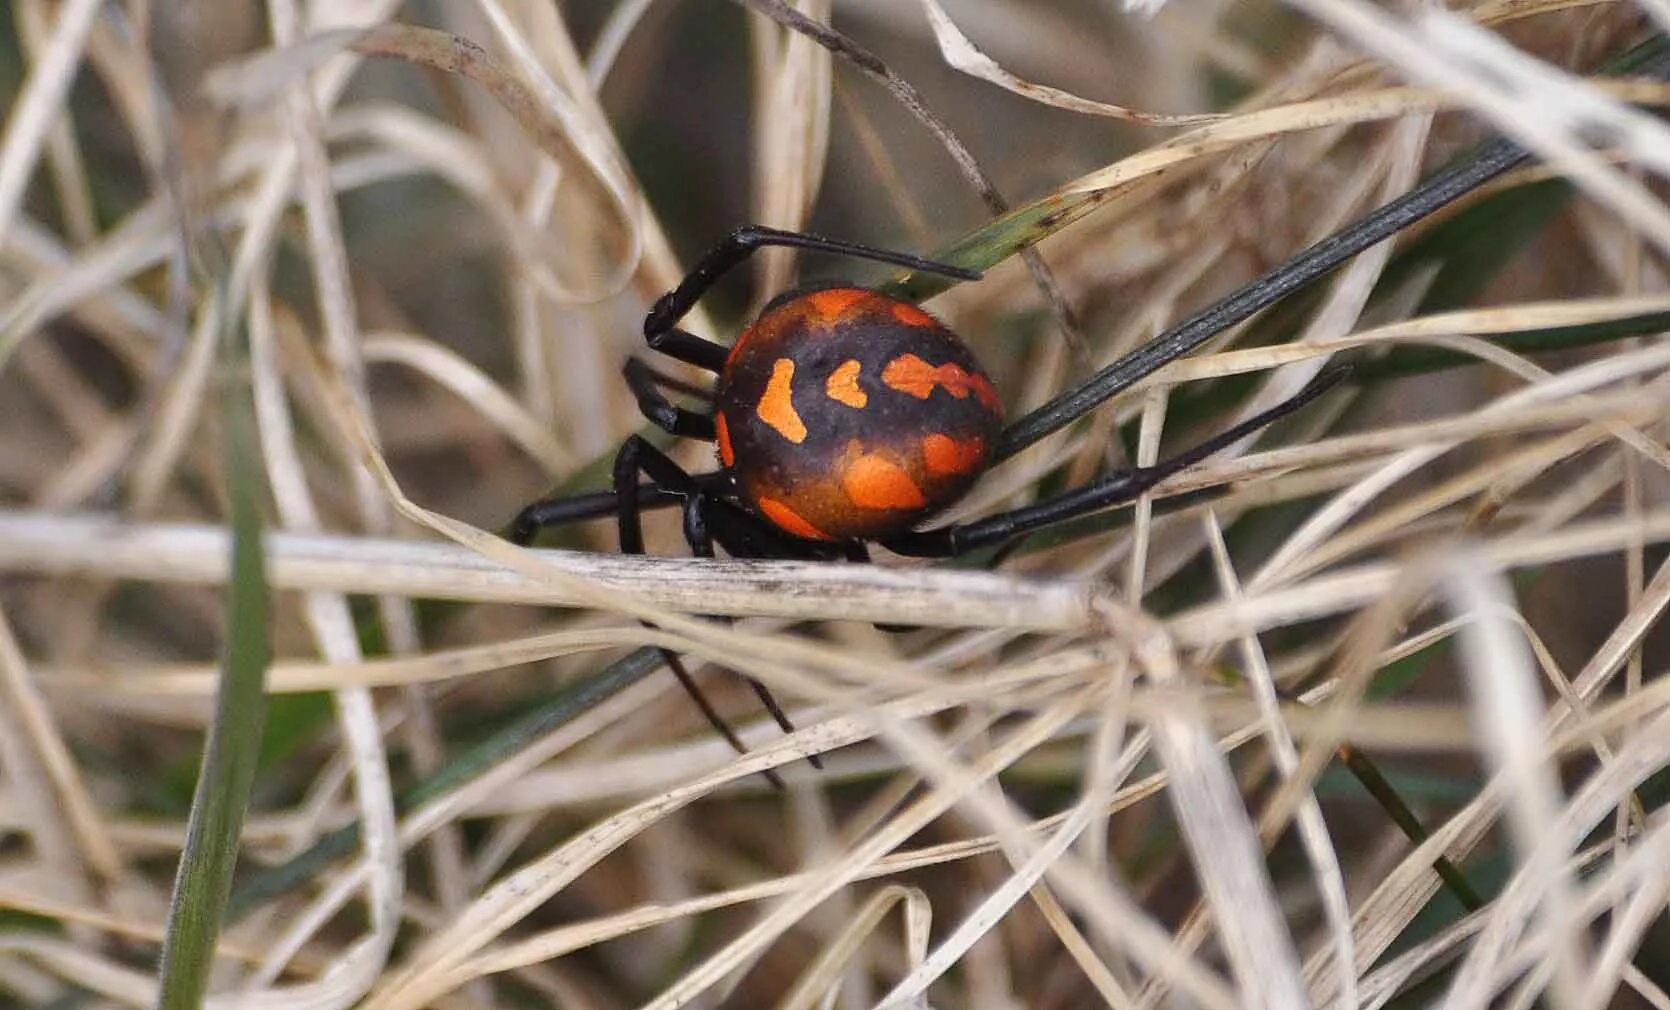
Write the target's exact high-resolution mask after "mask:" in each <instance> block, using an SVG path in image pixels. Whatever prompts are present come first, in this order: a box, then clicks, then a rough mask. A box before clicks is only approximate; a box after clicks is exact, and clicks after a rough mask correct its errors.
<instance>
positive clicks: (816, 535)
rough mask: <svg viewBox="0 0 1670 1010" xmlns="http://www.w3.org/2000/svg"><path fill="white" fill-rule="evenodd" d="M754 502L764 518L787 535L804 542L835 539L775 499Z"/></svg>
mask: <svg viewBox="0 0 1670 1010" xmlns="http://www.w3.org/2000/svg"><path fill="white" fill-rule="evenodd" d="M754 502H755V504H757V505H759V507H760V511H761V512H764V513H765V517H766V518H767V519H770V520H771V521H772V522H773V523H776V524H777V528H778V529H781V530H783V531H785V532H787V533H792V534H794V535H795V536H797V537H800V538H802V539H804V540H833V539H835V538H834V537H832V536H830V535H829V534H827V533H825V532H824V531H823V530H820V529H818V528H817V527H816V526H813V525H812V524H811V523H809V522H807V521H806V520H805V519H803V518H801V515H800V513H799V512H796V511H795V510H794V509H792V508H789V507H788V506H787V505H784V504H783V503H782V502H780V501H778V500H777V499H775V498H755V499H754Z"/></svg>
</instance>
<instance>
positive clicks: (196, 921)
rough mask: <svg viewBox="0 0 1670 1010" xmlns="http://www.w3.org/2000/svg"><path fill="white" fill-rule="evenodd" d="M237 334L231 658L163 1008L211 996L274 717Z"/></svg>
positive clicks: (187, 853)
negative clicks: (269, 720)
mask: <svg viewBox="0 0 1670 1010" xmlns="http://www.w3.org/2000/svg"><path fill="white" fill-rule="evenodd" d="M235 333H236V330H235V327H228V329H227V333H226V334H225V338H224V342H223V346H224V347H225V348H226V353H225V355H224V365H223V367H224V368H225V376H224V377H223V380H222V388H221V418H222V423H223V426H224V431H225V440H226V441H225V453H224V461H223V465H224V466H225V472H226V475H227V479H226V483H227V486H226V494H227V500H228V502H229V503H230V505H231V525H232V561H231V579H230V581H229V582H228V584H227V591H226V646H225V656H224V660H223V670H222V675H221V681H220V687H219V690H218V691H217V692H216V696H215V714H214V719H213V721H212V722H211V723H210V726H209V742H208V746H207V747H206V748H205V749H204V752H203V766H202V770H201V771H200V772H199V774H198V779H197V790H196V793H195V794H194V795H193V797H192V804H191V817H190V820H189V821H188V824H187V830H186V843H185V849H184V851H182V853H181V855H180V866H179V872H178V875H177V876H176V878H175V882H174V897H173V901H172V903H171V905H170V907H169V913H168V933H167V939H166V941H165V942H164V943H163V947H162V957H161V963H160V974H161V989H160V992H159V995H158V1002H157V1005H158V1006H159V1007H160V1008H162V1010H196V1008H198V1007H200V1006H202V1004H203V999H204V997H205V995H206V993H207V990H208V984H209V976H210V973H211V971H212V970H213V968H214V954H215V945H216V942H217V940H218V939H219V936H220V925H221V920H222V916H223V915H224V913H225V911H226V903H227V897H228V895H229V894H230V892H231V887H232V872H233V870H234V868H235V867H236V865H237V860H238V852H239V849H240V839H241V837H242V831H243V824H244V815H245V811H246V810H247V809H248V807H249V795H250V790H251V788H252V787H253V785H254V782H255V770H256V767H257V766H258V764H259V762H260V756H261V735H262V728H263V726H264V724H265V718H266V694H265V691H264V689H263V683H262V682H263V679H264V678H265V676H266V671H267V664H268V662H269V660H270V658H271V651H270V646H269V644H268V630H267V621H268V603H267V579H266V569H265V561H264V559H263V552H262V547H261V526H262V524H261V510H260V504H259V502H260V497H261V486H262V483H261V476H260V469H259V467H258V465H257V463H256V460H258V459H259V458H260V457H259V455H258V454H257V451H256V448H255V436H254V428H255V425H254V414H253V411H252V409H251V404H250V399H249V389H248V385H247V383H246V382H244V381H242V380H241V376H243V375H244V374H245V372H244V369H243V368H241V367H239V365H238V363H239V362H242V361H244V360H245V358H244V356H243V355H242V354H240V353H237V352H236V348H235V347H234V346H233V341H234V340H235Z"/></svg>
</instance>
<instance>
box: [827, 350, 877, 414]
mask: <svg viewBox="0 0 1670 1010" xmlns="http://www.w3.org/2000/svg"><path fill="white" fill-rule="evenodd" d="M863 368H864V366H863V364H861V363H860V362H859V360H858V359H857V358H848V359H847V360H845V361H843V362H841V364H840V365H839V366H837V367H836V369H835V370H834V371H833V372H830V373H829V381H827V382H825V383H824V384H823V391H824V392H825V393H826V394H828V396H829V398H830V399H831V400H834V401H835V402H836V403H844V404H846V405H847V406H849V407H852V408H853V409H855V410H863V409H864V405H865V404H867V403H869V402H870V397H869V394H867V393H865V392H864V391H863V390H862V389H859V388H858V373H859V372H860V371H861V370H863Z"/></svg>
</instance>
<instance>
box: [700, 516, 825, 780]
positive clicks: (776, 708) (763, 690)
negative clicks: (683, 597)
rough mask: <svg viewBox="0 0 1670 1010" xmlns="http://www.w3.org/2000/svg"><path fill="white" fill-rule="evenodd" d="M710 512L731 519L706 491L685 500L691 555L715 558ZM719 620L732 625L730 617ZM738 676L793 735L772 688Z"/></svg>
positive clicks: (812, 757) (811, 757) (816, 760)
mask: <svg viewBox="0 0 1670 1010" xmlns="http://www.w3.org/2000/svg"><path fill="white" fill-rule="evenodd" d="M710 509H711V510H712V511H713V515H712V516H711V518H712V519H715V520H719V519H721V517H726V518H728V517H729V512H727V511H723V510H721V509H720V507H719V506H718V505H717V503H716V500H715V499H713V498H710V497H708V495H707V493H706V492H703V491H697V492H696V493H695V494H692V495H691V496H690V497H688V498H686V499H685V500H684V539H685V541H686V542H687V543H688V544H689V545H690V553H692V554H694V555H695V556H696V557H698V558H711V557H713V532H712V531H711V530H710V529H709V528H708V523H709V520H710V515H709V511H710ZM717 620H720V621H724V622H725V623H727V624H728V623H730V622H729V620H728V619H726V618H717ZM738 675H739V676H741V677H742V679H743V680H746V681H747V682H748V686H749V687H751V688H753V689H754V694H755V696H756V697H758V698H759V699H760V704H761V705H764V706H765V710H766V711H767V712H770V713H771V718H772V719H774V720H776V722H777V727H778V728H779V729H781V730H782V731H783V732H784V733H793V732H794V731H795V726H794V723H793V722H792V721H791V720H790V719H789V715H788V713H787V712H784V711H783V706H782V705H779V704H778V703H777V698H776V696H775V695H773V694H772V693H771V689H770V688H768V687H766V686H765V685H764V684H762V683H760V681H759V680H758V679H757V678H755V677H750V676H749V675H748V674H746V673H740V672H739V674H738ZM806 760H807V761H810V762H811V763H812V767H813V768H816V769H818V770H819V771H822V770H823V759H822V758H820V757H818V756H817V755H816V754H808V755H806Z"/></svg>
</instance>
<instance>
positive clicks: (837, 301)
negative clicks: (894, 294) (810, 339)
mask: <svg viewBox="0 0 1670 1010" xmlns="http://www.w3.org/2000/svg"><path fill="white" fill-rule="evenodd" d="M869 297H870V292H868V291H865V290H864V289H863V288H828V289H826V290H823V291H814V292H812V293H811V294H809V295H807V296H806V304H807V306H808V307H809V309H810V311H809V313H808V315H810V316H811V321H812V322H815V323H822V324H823V325H825V326H828V325H832V324H834V323H838V322H840V321H841V320H842V319H845V318H846V317H847V316H848V315H849V314H851V312H852V307H853V306H854V305H857V304H858V303H859V302H861V301H863V300H864V299H866V298H869Z"/></svg>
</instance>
